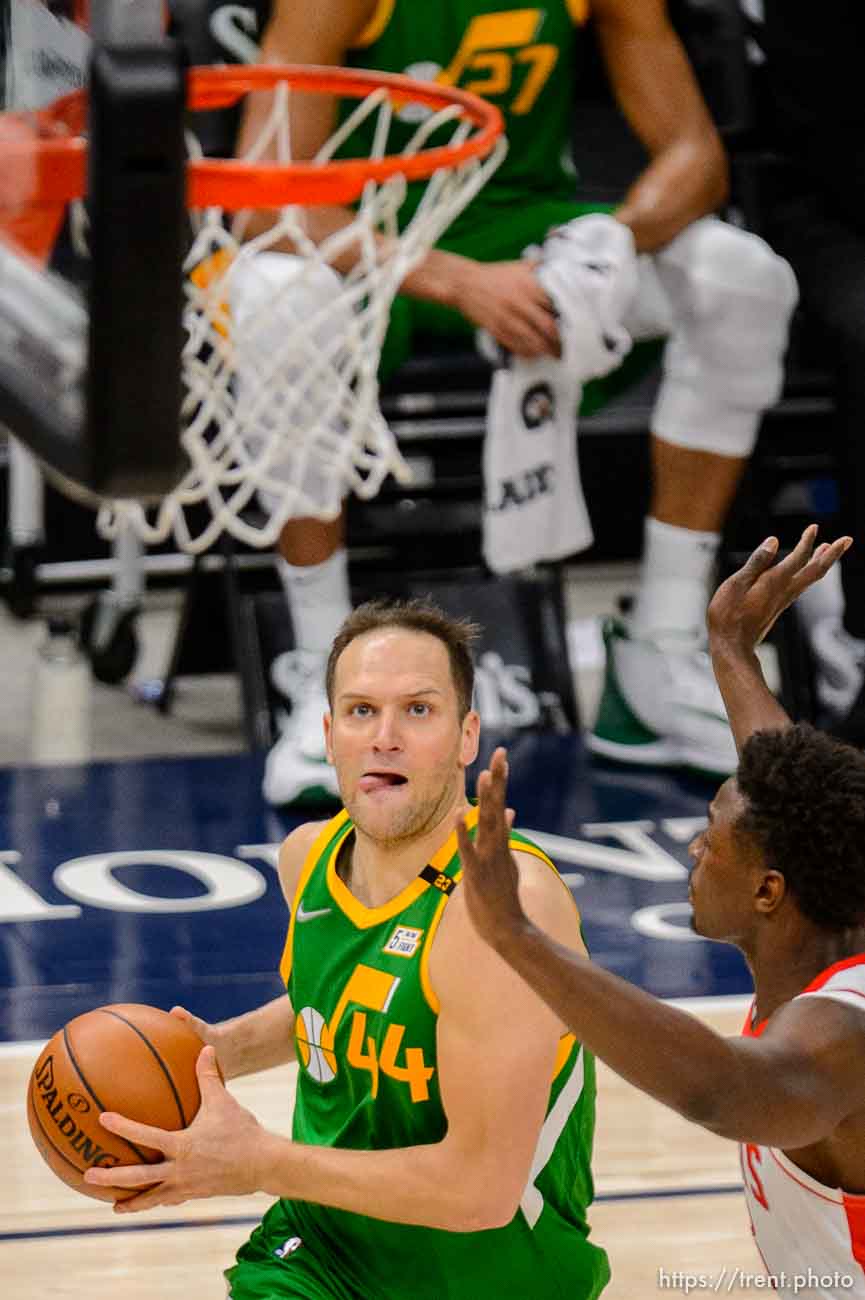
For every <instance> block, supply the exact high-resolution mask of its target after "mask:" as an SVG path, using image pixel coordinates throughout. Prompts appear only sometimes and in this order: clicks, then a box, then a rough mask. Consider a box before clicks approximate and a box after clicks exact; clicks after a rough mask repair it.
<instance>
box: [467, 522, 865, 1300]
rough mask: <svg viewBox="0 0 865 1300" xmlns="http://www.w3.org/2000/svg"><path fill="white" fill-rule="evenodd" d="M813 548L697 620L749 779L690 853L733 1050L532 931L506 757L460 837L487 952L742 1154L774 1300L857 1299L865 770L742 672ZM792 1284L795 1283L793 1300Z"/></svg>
mask: <svg viewBox="0 0 865 1300" xmlns="http://www.w3.org/2000/svg"><path fill="white" fill-rule="evenodd" d="M815 533H816V529H814V528H813V527H812V528H810V529H807V530H806V532H805V533H804V534H803V536H802V539H801V541H800V542H799V545H798V546H797V547H796V549H795V550H794V551H793V552H792V553H791V554H790V555H789V556H788V557H787V558H786V559H784V560H782V561H781V562H780V563H778V564H775V559H776V554H777V542H776V540H775V539H774V538H770V539H769V540H768V541H766V542H764V543H763V545H762V546H760V547H759V548H758V549H757V550H756V551H755V552H754V553H753V555H752V556H751V558H750V559H749V560H748V562H747V564H746V565H745V566H744V568H742V569H740V570H739V572H738V573H736V574H734V575H733V577H732V578H729V579H728V580H727V582H725V583H724V584H723V586H722V587H720V588H719V590H718V592H717V593H716V594H715V596H714V598H713V600H712V603H711V605H710V607H709V615H708V621H709V630H710V637H709V639H710V647H711V652H712V662H713V666H714V669H715V672H716V674H717V677H718V683H719V685H720V688H721V691H722V693H723V696H724V701H725V703H726V705H727V710H728V713H729V716H730V721H731V724H732V727H733V730H734V733H735V736H736V740H737V743H738V744H739V746H740V750H741V760H740V765H739V769H738V772H737V773H736V776H735V777H731V778H730V779H729V780H728V781H726V782H725V783H724V785H722V786H721V788H720V790H719V791H718V793H717V794H716V796H715V798H714V800H713V801H712V804H711V806H710V809H709V825H708V828H707V830H706V831H704V832H703V833H702V834H701V835H699V836H698V837H697V839H696V840H695V841H694V843H693V844H692V846H691V853H692V856H693V859H694V867H693V872H692V875H691V885H690V896H691V903H692V906H693V925H694V929H695V930H696V931H697V933H698V934H701V935H704V936H705V937H706V938H711V939H720V940H723V941H725V942H727V943H734V944H735V945H736V946H737V947H738V948H740V949H741V951H742V952H743V953H744V955H745V957H746V959H747V961H748V964H749V966H750V968H751V971H752V974H753V977H754V985H755V998H754V1002H753V1005H752V1008H751V1011H750V1013H749V1015H748V1018H747V1022H746V1025H745V1029H744V1031H743V1037H741V1038H738V1039H724V1038H722V1037H720V1036H719V1035H717V1034H716V1033H714V1032H713V1031H712V1030H711V1029H709V1028H707V1027H705V1026H704V1025H702V1024H700V1022H699V1021H697V1020H696V1019H694V1018H693V1017H691V1016H689V1015H688V1014H687V1013H685V1012H683V1011H679V1010H677V1009H674V1008H673V1007H670V1006H667V1005H665V1004H664V1003H662V1002H660V1001H658V1000H657V999H655V998H653V997H650V996H649V995H648V994H647V993H644V992H642V991H641V990H639V989H636V988H634V987H633V986H632V985H630V984H628V983H626V982H625V981H624V980H622V979H619V978H618V977H617V976H615V975H611V974H608V973H607V972H605V971H602V970H598V969H597V968H594V967H592V966H590V965H589V963H588V962H586V961H584V960H583V959H582V957H581V956H580V955H578V954H576V953H573V952H567V951H566V950H565V949H563V948H561V947H559V946H558V944H557V943H556V941H555V940H554V939H550V938H549V937H548V936H547V935H545V934H542V933H541V932H540V931H539V930H538V929H537V927H536V926H535V925H534V923H533V922H532V920H531V918H530V917H527V916H526V914H525V912H524V909H523V907H522V904H521V902H520V899H519V897H518V894H517V890H516V871H515V867H514V865H513V864H512V861H511V853H510V849H509V848H508V843H507V838H508V830H507V826H508V818H507V815H506V810H505V785H506V779H507V765H506V762H505V756H504V752H503V751H497V753H496V755H495V756H494V758H493V762H492V765H491V771H490V772H487V773H484V774H483V775H482V777H481V779H480V782H479V792H480V817H479V823H478V832H477V838H476V840H475V844H474V845H472V843H471V842H470V840H469V839H468V838H467V837H466V836H465V835H464V834H463V832H462V830H460V831H459V840H460V853H461V856H462V860H463V863H464V866H465V876H464V878H463V882H462V888H463V889H464V890H465V892H466V895H467V902H468V906H469V911H470V913H471V916H472V919H473V920H474V922H475V924H476V925H477V927H478V929H479V931H480V933H481V934H482V935H483V936H484V937H485V938H486V939H487V940H488V941H489V943H490V944H491V945H492V946H493V947H494V948H495V950H496V951H498V952H499V953H501V954H502V955H503V956H504V957H505V958H506V959H507V960H508V961H510V962H511V964H512V965H513V967H514V969H515V970H517V971H519V972H520V974H521V975H522V976H523V978H524V979H525V980H526V981H527V982H528V983H529V984H530V986H531V987H532V988H534V989H535V990H536V992H537V993H539V994H540V995H541V996H542V997H543V998H544V999H545V1001H546V1002H547V1005H548V1006H549V1007H550V1009H551V1010H552V1011H554V1012H555V1014H556V1015H558V1016H560V1017H561V1018H562V1020H563V1021H564V1023H565V1024H567V1025H568V1026H569V1027H570V1028H571V1029H572V1030H573V1032H574V1033H575V1034H578V1035H579V1037H580V1039H581V1041H582V1042H583V1043H584V1044H585V1046H586V1047H589V1048H591V1050H592V1051H594V1052H595V1053H596V1055H597V1056H599V1057H600V1058H601V1059H602V1060H604V1061H606V1062H607V1063H608V1064H609V1065H610V1066H612V1068H613V1069H614V1070H616V1071H617V1072H618V1073H619V1074H621V1075H622V1077H623V1078H625V1079H627V1080H628V1081H629V1082H630V1083H632V1084H634V1085H635V1086H636V1087H638V1088H641V1089H643V1091H644V1092H648V1093H649V1094H650V1095H651V1096H653V1097H656V1098H657V1099H658V1100H659V1101H662V1102H664V1103H665V1105H667V1106H670V1107H672V1109H674V1110H676V1111H678V1112H679V1113H680V1114H681V1115H684V1116H685V1117H686V1118H687V1119H691V1120H693V1121H694V1122H695V1123H697V1124H702V1125H703V1126H704V1127H705V1128H708V1129H709V1130H711V1131H712V1132H714V1133H719V1134H721V1135H722V1136H724V1137H729V1138H733V1139H735V1140H736V1141H738V1142H739V1143H741V1157H742V1176H743V1179H744V1183H745V1196H746V1199H747V1202H748V1208H749V1211H750V1214H751V1221H752V1224H753V1229H754V1235H755V1238H756V1241H757V1245H758V1247H759V1250H760V1252H761V1254H762V1257H763V1259H764V1262H765V1264H766V1268H767V1271H768V1272H769V1274H771V1275H772V1276H774V1278H775V1279H776V1281H777V1288H778V1292H779V1294H781V1295H783V1296H793V1295H794V1294H795V1295H797V1296H802V1295H808V1296H821V1297H824V1298H825V1300H837V1297H838V1296H839V1295H844V1296H857V1297H860V1298H861V1297H865V1271H863V1270H865V756H863V754H862V753H860V752H859V751H858V750H855V749H852V748H848V747H847V746H844V745H841V744H840V743H839V742H837V741H835V740H832V739H830V738H829V737H828V736H825V735H823V734H821V733H820V732H817V731H814V730H812V729H811V728H808V727H805V726H793V725H792V724H791V723H790V719H789V718H788V717H787V716H786V714H785V713H784V711H783V710H782V709H781V707H780V705H779V704H778V703H777V702H776V700H775V699H774V698H773V697H772V695H771V694H770V692H769V691H768V689H767V687H766V685H765V683H764V681H763V677H762V673H761V671H760V667H759V664H758V661H757V658H756V655H755V653H754V648H755V646H756V645H757V644H758V642H759V641H760V639H761V638H762V636H763V635H764V634H765V632H766V631H767V629H768V628H769V627H770V626H771V624H772V623H773V622H774V621H775V619H776V618H777V617H778V615H779V613H780V612H781V611H782V610H783V609H785V608H786V606H788V605H789V604H790V603H791V602H792V601H793V600H794V599H795V598H796V597H797V596H798V595H799V594H800V593H801V592H802V591H804V590H805V589H806V588H807V587H808V586H810V585H811V583H813V582H815V581H816V580H817V579H818V578H820V577H822V576H823V574H824V573H826V572H827V571H828V569H829V568H830V567H831V565H832V564H834V563H835V561H836V560H837V559H838V558H839V557H840V556H841V555H842V554H843V552H844V551H845V550H846V549H847V547H848V546H849V543H850V539H849V538H842V539H841V540H840V541H837V542H835V543H833V544H832V545H831V546H822V547H820V548H818V549H817V550H816V551H815V550H814V549H813V548H814V536H815ZM782 1277H783V1278H785V1279H786V1281H785V1282H782V1281H781V1279H782ZM794 1277H795V1278H796V1279H797V1282H798V1281H799V1280H800V1279H803V1278H804V1279H806V1282H805V1283H803V1284H802V1285H799V1286H798V1289H797V1283H796V1282H794ZM833 1277H834V1278H836V1279H839V1280H836V1281H835V1282H833V1281H832V1278H833ZM847 1277H849V1278H852V1284H850V1285H848V1284H847V1283H846V1282H845V1281H842V1280H840V1279H842V1278H847ZM821 1278H822V1279H823V1280H822V1282H821V1281H820V1280H818V1279H821ZM810 1283H813V1285H811V1284H810Z"/></svg>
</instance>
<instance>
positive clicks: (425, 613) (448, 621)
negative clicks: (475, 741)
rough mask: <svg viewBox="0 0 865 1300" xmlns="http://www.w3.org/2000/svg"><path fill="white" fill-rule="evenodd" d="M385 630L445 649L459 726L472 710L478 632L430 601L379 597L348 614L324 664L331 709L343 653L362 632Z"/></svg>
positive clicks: (472, 624)
mask: <svg viewBox="0 0 865 1300" xmlns="http://www.w3.org/2000/svg"><path fill="white" fill-rule="evenodd" d="M387 627H396V628H403V629H405V630H406V631H408V632H426V633H427V635H428V636H434V637H436V638H437V639H438V640H439V641H441V642H442V644H443V645H444V646H445V647H446V649H447V652H448V658H449V660H450V668H451V677H452V678H453V683H454V686H455V688H456V693H457V701H458V704H459V711H460V721H461V722H462V720H463V718H464V717H465V716H466V714H467V713H468V712H469V710H470V709H471V707H472V692H473V691H474V685H475V666H474V660H473V659H472V647H473V646H474V643H475V641H477V639H478V637H479V636H480V631H481V629H480V627H479V626H478V625H477V623H472V622H470V621H469V620H468V619H466V618H453V617H452V616H451V615H450V614H446V613H445V611H444V610H443V609H440V608H439V606H438V605H436V604H434V603H433V601H431V600H429V599H422V598H415V599H414V600H393V599H390V598H388V597H382V598H380V599H378V600H368V601H367V602H366V603H365V604H363V605H358V607H357V609H354V610H352V612H351V613H350V614H349V616H348V618H347V619H346V620H345V622H344V623H343V625H342V627H341V628H340V629H339V631H338V632H337V634H336V637H335V639H334V642H333V645H332V646H331V650H330V654H329V656H328V660H327V670H326V673H325V689H326V690H327V700H328V704H329V705H330V706H331V708H332V707H333V682H334V678H335V676H336V665H337V662H338V660H339V657H340V655H341V654H342V652H343V650H345V649H346V647H347V646H350V645H351V643H352V641H354V640H355V638H356V637H359V636H363V635H364V633H365V632H377V631H379V630H380V629H382V628H387Z"/></svg>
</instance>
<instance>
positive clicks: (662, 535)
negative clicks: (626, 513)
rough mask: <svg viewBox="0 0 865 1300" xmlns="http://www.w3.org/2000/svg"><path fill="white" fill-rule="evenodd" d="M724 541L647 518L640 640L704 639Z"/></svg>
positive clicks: (637, 623) (638, 606)
mask: <svg viewBox="0 0 865 1300" xmlns="http://www.w3.org/2000/svg"><path fill="white" fill-rule="evenodd" d="M720 541H721V535H720V533H702V532H698V531H696V530H695V529H691V528H679V527H678V526H676V525H675V524H662V523H661V522H660V521H659V520H657V519H653V518H652V517H651V515H647V516H646V523H645V529H644V544H643V562H642V566H641V570H640V587H639V590H638V592H637V599H636V602H635V605H634V612H633V615H632V619H631V627H632V631H633V633H634V635H635V636H638V637H653V636H658V635H663V634H665V633H670V632H672V633H673V634H674V635H681V636H687V637H693V636H698V637H699V636H702V635H703V633H704V631H705V625H706V624H705V620H706V605H707V603H708V598H709V580H710V577H711V575H712V571H713V568H714V564H715V556H716V555H717V552H718V545H719V543H720Z"/></svg>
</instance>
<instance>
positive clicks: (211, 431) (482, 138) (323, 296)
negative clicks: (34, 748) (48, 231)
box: [0, 66, 506, 553]
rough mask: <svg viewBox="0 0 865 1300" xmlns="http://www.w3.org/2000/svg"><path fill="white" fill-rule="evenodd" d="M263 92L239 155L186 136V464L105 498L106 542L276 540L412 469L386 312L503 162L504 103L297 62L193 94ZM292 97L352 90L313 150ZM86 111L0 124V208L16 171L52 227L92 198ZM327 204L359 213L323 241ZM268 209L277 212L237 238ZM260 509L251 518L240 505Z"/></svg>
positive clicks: (193, 100) (232, 74)
mask: <svg viewBox="0 0 865 1300" xmlns="http://www.w3.org/2000/svg"><path fill="white" fill-rule="evenodd" d="M261 90H267V91H271V92H272V93H273V103H272V108H271V111H270V113H269V115H268V118H267V121H266V124H265V126H264V128H263V129H262V131H261V134H260V137H259V139H257V140H256V141H255V142H254V144H253V146H252V148H251V149H250V150H249V153H248V155H247V156H246V157H244V158H236V159H213V158H204V157H202V156H200V150H199V149H198V148H197V142H196V141H194V139H193V140H192V141H191V143H190V146H189V153H190V157H189V161H188V163H187V207H188V208H189V209H190V214H191V225H192V242H191V248H190V251H189V254H188V256H187V259H186V264H185V267H184V272H185V287H186V305H185V311H184V326H185V333H186V342H185V346H184V350H183V358H182V366H183V376H184V382H185V388H186V397H185V402H184V407H183V421H182V427H181V430H180V434H179V437H180V445H181V447H182V449H183V451H184V452H185V456H186V458H187V461H188V463H187V464H186V466H185V468H184V471H183V474H182V477H181V479H180V481H179V483H178V484H177V485H176V486H175V487H174V488H173V490H172V491H171V492H169V493H168V495H167V496H165V497H164V498H163V499H162V500H161V501H158V502H144V501H140V500H122V501H117V500H114V501H105V500H99V501H97V502H96V503H95V504H97V505H98V506H99V516H98V526H99V530H100V532H101V533H102V534H103V535H104V536H107V537H114V536H116V535H117V533H118V532H119V531H121V529H125V528H127V527H131V528H132V529H134V531H135V532H136V533H137V534H138V536H139V537H140V538H141V539H142V540H143V541H144V542H146V543H156V542H161V541H164V540H165V539H166V538H168V537H169V536H170V535H171V534H173V535H174V537H175V539H176V542H177V544H178V545H179V546H180V547H181V548H182V549H184V550H186V551H189V552H192V553H197V552H200V551H203V550H205V549H206V548H207V547H209V546H210V545H211V544H212V543H213V542H214V540H215V539H216V538H217V537H218V536H219V535H220V533H222V532H223V531H225V532H228V533H230V534H232V535H233V536H234V537H236V538H237V539H239V540H240V541H243V542H245V543H247V544H251V545H253V546H269V545H272V544H273V543H274V542H275V541H276V539H277V537H278V536H279V533H280V530H281V529H282V526H283V524H284V523H285V522H286V520H287V519H290V518H298V517H304V516H312V517H317V518H321V519H332V518H334V517H335V516H336V515H337V514H338V512H339V509H340V505H341V501H342V499H343V497H344V496H345V495H346V494H347V493H348V492H350V491H354V492H355V493H357V494H358V495H359V496H361V497H372V496H374V495H375V494H376V492H378V490H379V488H380V486H381V483H382V481H383V479H384V478H385V476H386V475H387V474H389V473H392V474H394V475H395V477H396V478H397V479H398V480H400V481H403V482H405V481H408V480H409V478H410V474H409V472H408V470H407V467H406V465H405V462H404V461H403V459H402V457H401V456H400V453H399V451H398V448H397V446H396V442H395V439H394V437H393V434H392V433H391V431H390V430H389V428H388V427H387V425H386V423H385V421H384V419H383V417H382V415H381V412H380V410H379V406H378V378H377V375H378V364H379V358H380V353H381V347H382V343H383V341H384V337H385V334H386V332H387V327H388V320H389V315H390V309H391V304H392V302H393V299H394V297H395V295H396V294H397V293H398V291H399V287H400V285H401V283H402V281H403V280H404V278H405V277H406V275H407V274H408V273H409V272H410V271H411V270H412V268H413V267H415V266H416V265H417V264H418V263H419V262H420V261H421V259H422V258H423V257H424V255H425V254H426V253H427V251H428V250H429V249H430V248H431V247H432V246H433V245H434V244H435V243H436V241H437V240H438V239H439V238H440V236H441V235H442V233H443V232H444V231H445V229H446V228H447V226H448V225H449V224H450V223H451V221H452V220H453V218H454V217H455V216H456V215H457V214H458V213H459V212H461V211H462V209H463V208H464V207H465V206H466V205H467V204H468V203H469V202H470V201H471V200H472V198H473V197H474V196H475V195H476V194H477V193H478V191H479V190H480V189H481V188H482V186H483V185H484V184H485V183H486V181H487V179H488V177H489V176H490V175H491V174H492V172H493V171H494V170H495V168H496V167H497V166H498V165H499V162H500V161H501V159H502V157H503V155H504V151H505V147H506V146H505V143H504V141H503V139H502V136H501V132H502V119H501V115H500V113H499V111H498V109H496V108H495V107H493V106H492V105H490V104H487V103H485V102H484V101H483V100H481V99H479V98H478V97H477V96H475V95H472V94H470V93H467V92H465V91H460V90H457V89H454V88H452V87H448V86H441V85H438V84H435V83H426V82H420V81H416V80H414V79H412V78H409V77H404V76H397V75H391V74H385V73H379V72H367V71H358V70H353V69H339V68H317V67H293V66H269V67H268V66H256V67H217V68H193V69H192V70H191V71H190V72H189V79H188V105H189V108H190V109H191V110H193V111H202V110H213V109H223V108H229V107H232V106H233V105H235V104H237V103H238V101H239V100H240V99H241V98H242V97H243V96H244V95H246V94H247V93H249V92H251V91H261ZM292 93H303V94H306V93H315V94H324V95H330V96H337V97H340V98H343V99H348V100H357V101H358V103H357V104H356V105H355V106H354V107H352V108H351V110H350V111H348V112H347V115H346V116H344V120H343V121H342V122H341V124H340V126H339V127H338V129H337V130H336V131H335V132H334V133H333V134H332V135H331V137H330V139H329V140H328V141H327V143H326V144H325V145H324V146H323V147H322V148H321V150H320V151H319V153H318V154H317V155H316V156H315V158H313V159H312V160H310V161H304V162H297V161H293V160H292V157H291V139H290V134H291V133H290V114H289V109H290V103H291V95H292ZM408 105H410V106H411V108H412V113H411V120H412V123H413V126H412V129H411V133H410V138H409V140H408V143H406V144H404V145H403V146H402V148H401V149H400V151H399V153H394V152H392V151H391V152H389V151H388V139H389V135H390V130H391V127H392V124H393V121H394V118H395V117H397V116H398V115H399V116H401V117H402V118H403V119H405V118H406V113H405V109H406V106H408ZM86 109H87V100H86V95H84V94H83V93H80V92H79V93H75V94H72V95H68V96H66V97H65V98H63V99H61V100H58V101H57V102H56V103H54V104H53V105H51V106H50V107H49V108H48V109H45V110H43V111H41V112H39V113H37V114H34V115H30V117H31V119H32V121H33V122H34V123H35V127H33V128H32V129H31V130H30V131H28V132H27V138H26V140H24V141H22V140H21V138H20V135H21V133H20V130H19V131H18V132H15V131H12V130H11V129H9V127H10V126H11V121H10V119H11V118H12V117H13V116H14V115H7V123H6V127H7V129H6V130H4V122H3V119H2V118H0V139H2V140H3V145H4V150H3V151H4V168H3V169H2V171H0V212H2V210H3V209H6V210H7V211H9V210H10V209H14V206H15V193H14V187H15V184H16V178H17V177H20V176H22V175H26V176H27V183H28V193H29V198H28V202H29V203H30V204H31V206H32V207H33V208H34V210H35V209H36V208H37V207H38V209H39V210H40V212H41V214H42V217H43V222H44V224H45V225H46V228H52V227H51V222H50V220H48V221H47V222H46V221H45V218H46V216H47V215H50V212H51V211H52V209H54V210H56V211H61V210H62V208H63V207H64V205H65V204H67V203H69V202H72V201H74V200H77V199H80V198H81V197H83V196H84V195H85V193H86V172H87V145H86V140H85V139H84V130H85V123H86ZM17 122H18V124H19V127H20V122H21V118H20V117H18V118H17ZM362 125H366V128H367V130H371V131H372V138H373V145H372V149H371V152H370V155H369V156H368V157H364V158H341V157H337V155H338V153H339V151H340V150H341V149H343V148H344V147H345V146H346V144H347V142H349V141H351V138H352V136H353V134H354V132H355V131H356V130H357V128H359V127H360V126H362ZM7 141H8V147H7ZM266 155H269V159H268V161H262V159H263V158H264V157H265V156H266ZM271 159H273V160H271ZM21 169H24V170H23V171H22V170H21ZM418 181H425V182H426V187H425V189H424V192H423V194H422V196H421V197H420V200H419V202H418V203H417V206H416V208H415V210H414V212H413V213H412V214H411V216H410V217H409V219H408V220H407V221H405V222H404V223H403V224H402V228H401V226H400V220H399V217H400V208H401V205H402V204H403V202H404V200H405V198H406V196H407V194H408V186H409V184H411V183H413V182H418ZM325 204H334V205H343V206H344V205H355V206H354V212H353V214H352V218H351V221H350V223H349V224H348V225H346V226H343V227H341V228H339V229H338V230H336V231H335V232H334V233H332V234H330V235H328V236H327V238H325V239H323V240H321V241H320V242H319V243H316V242H314V241H313V239H312V238H311V237H310V234H309V233H308V210H309V208H310V207H311V206H315V205H325ZM260 209H266V210H268V211H269V212H271V213H272V216H273V224H272V225H270V226H269V227H268V228H267V229H266V230H265V231H264V232H263V233H260V234H255V235H254V236H252V237H250V238H246V239H245V238H244V234H245V231H247V230H248V228H249V226H250V220H251V217H252V214H253V212H254V211H255V210H260ZM286 249H288V250H290V251H286ZM31 251H37V252H38V251H40V250H31ZM341 259H348V261H349V262H351V263H352V264H351V269H350V270H348V271H347V273H346V274H344V275H340V274H338V273H337V271H335V270H334V264H335V263H337V264H338V263H340V261H341ZM118 419H122V412H119V413H118ZM254 502H255V504H257V506H258V507H259V511H258V512H256V513H257V516H258V517H256V518H253V517H251V516H252V512H247V507H248V506H250V505H252V504H253V503H254ZM194 507H198V509H193V508H194ZM262 511H263V512H264V515H265V516H266V517H265V519H264V520H263V521H262V520H261V518H260V515H261V512H262ZM245 512H247V513H245Z"/></svg>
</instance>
